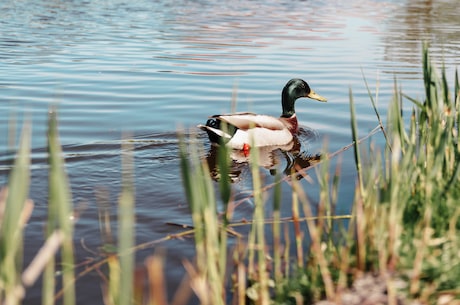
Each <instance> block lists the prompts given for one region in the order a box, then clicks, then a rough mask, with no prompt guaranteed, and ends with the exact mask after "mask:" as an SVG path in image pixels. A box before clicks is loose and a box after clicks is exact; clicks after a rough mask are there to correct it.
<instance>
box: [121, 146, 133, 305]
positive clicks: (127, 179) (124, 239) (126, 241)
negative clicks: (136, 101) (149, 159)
mask: <svg viewBox="0 0 460 305" xmlns="http://www.w3.org/2000/svg"><path fill="white" fill-rule="evenodd" d="M121 155H122V173H121V174H122V190H121V194H120V197H119V198H118V225H119V228H118V257H119V260H120V276H119V282H120V286H119V287H118V303H117V305H129V304H132V302H133V283H134V254H133V251H132V249H133V247H134V240H135V231H134V228H135V219H134V201H135V197H134V193H135V189H134V158H133V147H132V144H131V142H130V141H128V140H124V141H123V142H122V147H121Z"/></svg>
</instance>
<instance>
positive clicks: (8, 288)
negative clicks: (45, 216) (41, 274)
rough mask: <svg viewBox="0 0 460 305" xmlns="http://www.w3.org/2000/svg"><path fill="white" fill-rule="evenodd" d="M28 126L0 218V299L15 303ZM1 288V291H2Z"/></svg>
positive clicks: (27, 175) (27, 171)
mask: <svg viewBox="0 0 460 305" xmlns="http://www.w3.org/2000/svg"><path fill="white" fill-rule="evenodd" d="M30 141H31V127H30V123H28V122H26V123H25V124H24V127H23V131H22V136H21V140H20V146H19V151H18V153H17V155H16V159H15V161H14V165H13V169H12V171H11V173H10V177H9V181H8V196H7V198H6V205H5V207H4V214H3V218H2V219H0V221H1V223H0V301H2V300H3V297H4V298H5V303H6V304H8V303H10V304H16V303H18V302H19V300H20V299H21V298H22V295H20V294H18V293H17V290H16V286H17V285H19V284H20V273H21V270H22V247H23V228H24V224H23V223H21V218H22V214H23V210H24V207H25V203H26V200H27V198H28V196H29V185H30ZM2 291H4V292H2Z"/></svg>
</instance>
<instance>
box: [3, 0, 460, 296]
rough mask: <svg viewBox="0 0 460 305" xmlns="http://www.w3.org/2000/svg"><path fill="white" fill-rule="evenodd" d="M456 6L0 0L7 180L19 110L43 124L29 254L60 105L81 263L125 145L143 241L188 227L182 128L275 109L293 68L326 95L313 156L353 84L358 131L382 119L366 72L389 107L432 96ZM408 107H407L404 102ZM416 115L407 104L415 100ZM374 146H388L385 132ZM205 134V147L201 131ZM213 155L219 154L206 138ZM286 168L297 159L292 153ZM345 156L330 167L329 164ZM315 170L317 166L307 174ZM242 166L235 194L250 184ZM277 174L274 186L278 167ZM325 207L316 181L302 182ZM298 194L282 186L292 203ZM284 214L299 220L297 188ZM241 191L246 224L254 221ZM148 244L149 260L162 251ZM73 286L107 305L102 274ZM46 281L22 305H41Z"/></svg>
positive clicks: (349, 183)
mask: <svg viewBox="0 0 460 305" xmlns="http://www.w3.org/2000/svg"><path fill="white" fill-rule="evenodd" d="M457 8H458V7H457V3H456V1H454V0H452V1H447V0H444V1H422V0H406V1H405V2H401V1H396V0H393V1H391V0H389V1H383V0H355V1H340V0H332V1H326V2H319V1H316V2H313V1H228V3H217V2H213V1H196V2H195V1H174V2H170V1H158V2H157V1H147V0H144V1H142V0H141V1H122V0H94V1H79V0H74V1H51V0H46V1H30V0H29V1H28V0H23V1H13V0H6V1H2V2H1V3H0V11H1V12H2V17H1V19H0V134H1V137H0V184H5V183H6V181H7V175H8V171H9V169H10V164H11V161H12V158H13V156H14V154H13V153H11V152H10V150H11V148H14V147H15V145H16V142H17V138H18V136H19V133H20V127H21V125H22V121H23V118H24V116H25V117H31V119H32V123H33V143H32V144H33V153H32V159H33V166H32V186H31V194H30V197H31V198H33V199H34V201H35V209H34V213H33V215H32V219H31V221H30V223H29V224H28V226H27V229H26V262H27V261H28V260H30V258H31V257H32V256H33V255H34V253H35V251H36V250H37V248H38V247H39V246H40V245H41V243H42V232H43V221H44V218H45V215H46V207H47V198H46V193H47V191H46V188H47V182H46V175H47V173H46V152H45V146H46V137H45V132H46V119H47V113H48V111H49V109H50V107H52V106H55V107H57V109H58V112H59V122H60V135H61V142H62V144H63V145H64V154H65V158H66V162H67V170H68V174H69V176H70V181H71V184H72V192H73V197H74V202H75V205H76V206H79V207H81V208H82V214H81V217H80V219H79V221H78V223H77V224H76V236H75V242H76V247H77V261H78V262H82V261H84V260H85V259H86V258H87V257H94V254H93V253H91V252H89V250H88V249H91V250H94V251H97V248H98V247H99V246H100V245H101V240H100V237H99V226H98V208H97V205H96V193H97V191H96V190H98V189H101V188H105V189H107V190H108V193H109V194H110V195H109V197H110V200H111V206H112V210H111V213H112V216H115V208H114V207H115V206H116V200H117V199H116V198H117V194H118V192H119V190H120V180H121V179H120V143H121V141H122V138H123V133H126V134H127V135H125V137H128V138H129V139H130V141H131V142H132V143H134V146H135V150H134V153H135V162H136V194H137V195H136V216H137V226H136V233H137V242H138V243H142V242H148V241H151V240H155V239H158V238H161V237H164V236H165V235H167V234H170V233H175V232H179V231H180V228H177V227H175V226H172V225H169V223H190V214H189V211H188V208H187V203H186V200H185V197H184V194H183V191H182V189H181V187H179V186H180V184H181V179H180V170H179V166H178V148H177V139H176V136H175V134H176V130H177V129H178V128H179V127H180V128H187V129H188V128H192V129H191V131H190V132H188V133H191V134H196V133H198V131H197V130H196V129H193V127H194V126H195V125H196V124H198V123H203V122H204V121H205V120H206V117H207V116H208V115H212V114H216V113H221V112H229V111H230V110H231V101H232V95H233V94H234V93H236V99H237V101H238V104H237V110H238V111H253V112H258V113H265V114H270V115H279V113H280V110H281V109H280V105H279V100H280V92H281V88H282V87H283V86H284V84H285V83H286V82H287V81H288V80H289V79H290V78H293V77H300V78H303V79H305V80H307V81H308V82H309V84H310V85H311V87H312V88H313V89H314V90H315V91H317V92H318V93H320V94H321V95H323V96H325V97H327V98H328V103H326V104H324V103H316V102H314V101H310V100H300V101H298V103H297V107H296V110H297V113H298V117H299V120H300V123H301V125H302V126H303V128H304V130H312V132H310V133H308V132H307V133H306V134H305V135H303V136H302V137H301V144H302V149H303V151H304V152H306V153H311V154H314V153H316V152H318V151H319V150H320V147H321V145H322V143H323V141H327V143H328V144H327V145H328V146H327V147H328V150H329V151H335V150H337V149H340V148H342V147H343V146H345V145H347V144H349V143H350V141H351V140H350V139H351V134H350V130H349V106H348V101H349V89H350V88H351V89H352V90H353V95H354V99H355V102H356V105H357V112H358V116H359V131H360V134H361V135H365V134H367V133H368V132H369V131H370V130H372V129H373V128H374V127H375V126H376V124H377V122H376V119H375V114H374V113H373V110H372V107H371V106H370V102H369V97H368V96H367V90H366V87H365V84H364V81H363V75H364V76H365V77H366V78H367V81H368V82H369V84H370V86H371V89H372V90H373V91H375V90H376V89H375V88H376V86H378V92H379V98H378V100H379V108H380V109H381V111H382V113H383V114H384V113H385V109H386V104H387V102H388V101H389V100H390V98H391V95H392V92H393V83H394V79H395V78H396V79H397V80H398V83H399V86H400V87H402V88H403V90H404V91H405V92H406V93H407V94H409V95H411V96H413V97H421V96H422V92H423V91H422V90H421V85H422V82H421V74H420V71H421V59H420V58H421V56H420V54H421V45H422V41H426V42H429V43H430V46H431V50H432V56H433V59H434V61H435V62H437V63H438V64H440V63H441V62H442V61H443V60H444V62H445V63H446V69H447V75H448V78H449V80H453V75H454V70H455V68H456V67H458V65H459V61H460V60H459V58H460V56H459V55H460V21H459V19H458V14H457ZM406 107H410V105H407V106H406ZM408 109H409V108H408ZM374 138H375V141H377V142H378V143H382V139H380V137H379V135H377V136H375V137H374ZM198 139H199V140H202V141H203V142H206V139H205V137H204V135H202V134H201V133H198ZM206 148H207V149H208V148H209V147H208V146H206ZM282 162H286V161H282ZM334 162H335V161H334ZM341 163H342V173H343V177H342V182H341V188H340V200H339V203H338V206H337V209H338V211H339V212H348V211H349V208H350V202H351V200H352V198H353V188H354V179H355V174H354V167H353V159H352V155H351V152H345V153H344V154H343V155H342V161H341ZM311 175H314V172H312V173H311ZM247 177H248V174H246V172H245V170H244V168H243V170H242V171H241V174H240V177H239V180H238V182H237V183H236V184H235V188H236V190H237V192H238V194H240V196H241V198H244V194H245V191H247V190H248V189H249V187H250V185H249V183H248V181H247ZM267 177H268V178H267V182H269V181H270V179H271V178H270V175H269V171H268V170H267ZM303 183H304V186H305V189H306V191H307V193H308V194H309V195H310V196H311V198H312V199H313V201H315V195H316V193H317V191H318V190H317V189H318V185H317V184H310V183H309V182H307V181H304V182H303ZM288 194H289V190H288V188H286V190H285V194H284V195H285V196H288ZM286 198H288V199H286V201H287V204H286V205H285V206H284V207H283V214H285V215H289V213H290V204H289V197H286ZM251 213H252V202H251V200H249V199H248V200H246V201H244V202H243V204H242V205H240V206H239V208H238V209H237V211H236V217H237V218H238V219H241V218H250V217H251ZM161 246H162V247H164V248H166V250H167V251H168V260H167V264H168V267H169V268H168V270H171V272H170V273H169V278H168V281H169V282H168V287H169V288H170V290H171V291H174V290H175V287H177V284H178V282H179V281H180V279H181V277H182V275H183V269H182V267H181V259H182V258H183V257H189V258H190V257H192V256H193V245H192V241H191V240H185V241H179V240H173V241H169V242H165V243H162V244H161ZM152 251H153V250H152V248H148V249H146V250H143V251H140V252H139V253H138V262H139V263H141V262H142V259H143V258H144V257H145V256H147V255H149V254H151V253H152ZM86 279H89V280H80V281H79V282H78V289H80V290H79V291H85V293H80V294H79V303H80V304H100V303H101V300H100V289H99V285H100V278H99V277H98V276H97V275H96V274H92V275H88V276H87V277H86ZM39 294H40V290H39V287H38V285H37V287H36V288H34V289H32V290H31V291H30V292H29V293H28V295H27V304H33V303H37V302H38V301H37V300H39Z"/></svg>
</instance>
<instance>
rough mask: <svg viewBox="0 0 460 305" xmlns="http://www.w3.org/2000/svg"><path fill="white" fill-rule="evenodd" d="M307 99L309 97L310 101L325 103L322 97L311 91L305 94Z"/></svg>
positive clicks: (325, 100) (325, 99)
mask: <svg viewBox="0 0 460 305" xmlns="http://www.w3.org/2000/svg"><path fill="white" fill-rule="evenodd" d="M307 97H309V98H311V99H314V100H317V101H320V102H327V98H325V97H322V96H321V95H319V94H318V93H316V92H315V91H313V90H310V93H308V94H307Z"/></svg>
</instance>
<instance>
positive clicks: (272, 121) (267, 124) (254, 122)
mask: <svg viewBox="0 0 460 305" xmlns="http://www.w3.org/2000/svg"><path fill="white" fill-rule="evenodd" d="M294 116H295V115H294ZM217 119H219V120H221V121H222V122H225V123H227V124H229V125H233V126H235V127H237V128H238V129H237V130H236V132H235V134H233V135H230V134H228V133H225V132H224V131H223V130H221V129H217V128H214V127H211V126H204V125H199V126H198V127H200V128H202V129H207V130H208V131H211V132H212V133H214V134H216V135H218V136H219V137H221V138H224V139H227V140H228V142H227V144H226V145H227V146H228V147H231V148H233V149H243V148H244V145H245V144H246V145H249V146H255V147H263V146H276V145H286V144H289V143H290V142H291V141H292V140H293V136H292V134H291V132H290V131H289V129H288V128H287V126H286V125H285V124H283V122H281V121H280V120H279V119H277V118H274V117H271V116H268V115H258V114H253V113H238V114H231V115H221V116H219V117H217Z"/></svg>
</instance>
